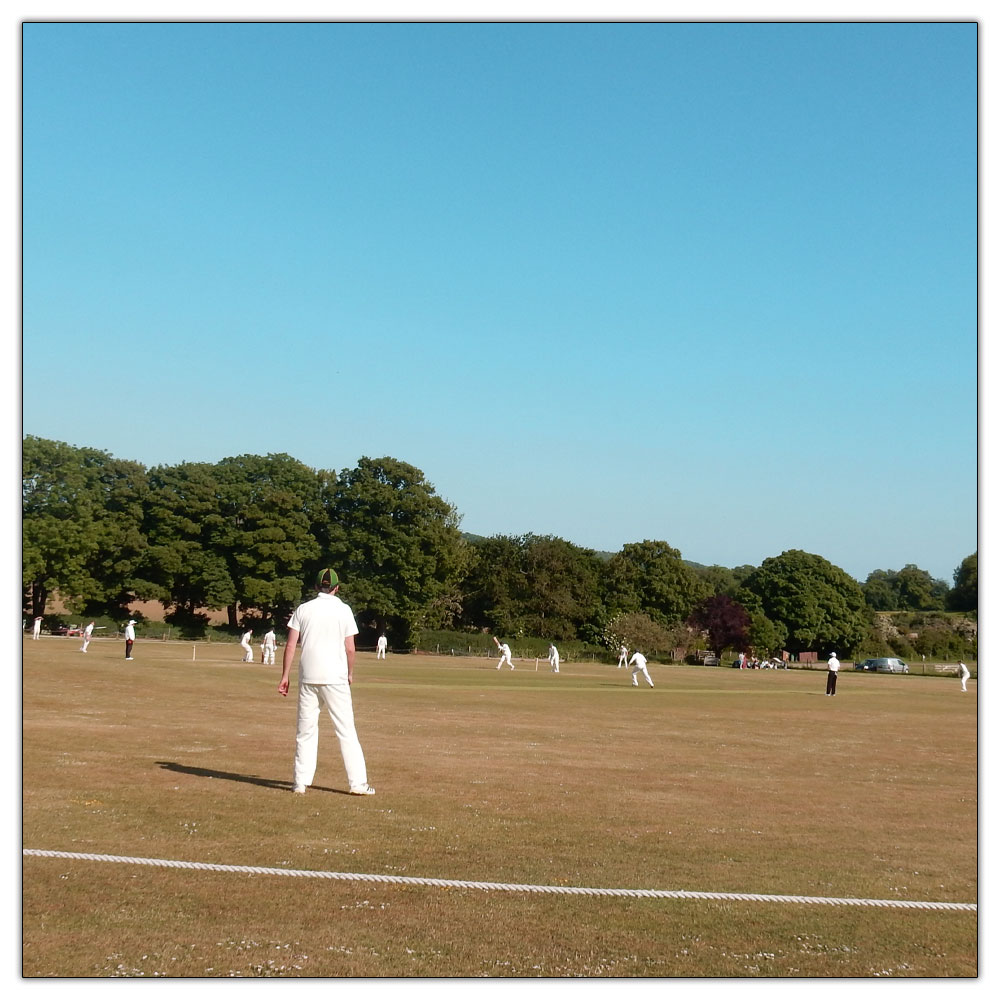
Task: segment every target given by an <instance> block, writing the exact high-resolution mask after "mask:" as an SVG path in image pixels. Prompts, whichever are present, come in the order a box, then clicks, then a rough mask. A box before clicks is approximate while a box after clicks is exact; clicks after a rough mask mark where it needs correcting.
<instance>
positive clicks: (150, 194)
mask: <svg viewBox="0 0 1000 1000" xmlns="http://www.w3.org/2000/svg"><path fill="white" fill-rule="evenodd" d="M976 324H977V26H976V25H975V24H932V23H912V24H905V23H882V24H877V23H861V22H859V23H852V24H836V23H798V24H778V23H771V24H763V23H760V24H750V23H744V24H735V23H667V24H632V25H626V24H495V23H494V24H486V23H481V24H315V23H314V24H274V23H270V24H250V23H244V24H207V23H206V24H197V23H190V24H163V23H135V24H43V23H34V24H27V25H25V27H24V31H23V351H24V370H23V425H22V426H23V431H24V433H27V434H35V435H38V436H41V437H47V438H55V439H57V440H62V441H68V442H70V443H73V444H77V445H87V446H91V447H97V448H101V449H104V450H106V451H109V452H111V453H112V454H115V455H117V456H119V457H122V458H129V459H134V460H137V461H140V462H142V463H144V464H146V465H155V464H159V463H174V462H180V461H185V460H205V461H215V460H218V459H220V458H223V457H225V456H228V455H237V454H243V453H256V454H266V453H268V452H287V453H289V454H291V455H293V456H295V457H296V458H298V459H300V460H301V461H303V462H305V463H307V464H308V465H311V466H313V467H316V468H328V469H338V470H339V469H342V468H345V467H350V466H353V465H354V464H355V463H356V461H357V460H358V458H359V457H360V456H362V455H369V456H381V455H391V456H393V457H395V458H398V459H401V460H403V461H406V462H409V463H411V464H413V465H415V466H417V467H419V468H420V469H422V470H423V472H424V473H425V474H426V475H427V477H428V478H429V479H430V481H431V482H432V483H433V484H434V485H435V487H436V488H437V490H438V492H439V493H440V494H441V495H442V496H444V497H445V498H446V499H448V500H449V501H450V502H452V503H453V504H455V506H456V507H457V508H458V510H459V512H460V513H461V514H462V517H463V521H462V526H463V528H465V529H466V530H468V531H471V532H475V533H477V534H484V535H489V534H495V533H505V534H507V533H510V534H519V533H523V532H534V533H537V534H553V535H558V536H560V537H563V538H566V539H569V540H570V541H573V542H575V543H577V544H580V545H586V546H589V547H593V548H596V549H603V550H609V551H616V550H617V549H619V548H620V547H621V546H622V545H623V544H624V543H626V542H630V541H641V540H642V539H645V538H655V539H664V540H666V541H668V542H669V543H670V544H671V545H673V546H675V547H676V548H678V549H680V550H681V552H682V554H683V556H684V557H685V558H688V559H692V560H695V561H697V562H701V563H709V564H710V563H719V564H721V565H726V566H736V565H742V564H754V565H756V564H759V563H760V562H761V561H762V560H763V559H765V558H767V557H768V556H772V555H777V554H778V553H780V552H782V551H784V550H785V549H789V548H800V549H805V550H807V551H810V552H815V553H818V554H820V555H822V556H824V557H826V558H828V559H830V560H831V561H832V562H834V563H836V564H837V565H839V566H841V567H843V568H844V569H845V570H847V571H848V572H849V573H851V574H853V575H855V576H857V577H859V578H860V579H864V578H865V577H866V576H867V574H868V573H869V572H871V571H872V570H874V569H898V568H901V567H902V566H903V565H904V564H906V563H911V562H912V563H916V564H917V565H919V566H921V567H923V568H925V569H927V570H929V571H930V572H931V573H932V574H933V575H934V576H936V577H940V578H943V579H946V580H948V581H949V582H950V580H951V574H952V571H953V570H954V568H955V567H956V566H957V565H958V564H959V562H960V561H961V560H962V558H964V557H965V556H966V555H968V554H969V553H970V552H972V551H974V550H975V549H976V546H977V523H976V519H977V454H976V448H977V398H976V391H977V383H976V378H977V325H976Z"/></svg>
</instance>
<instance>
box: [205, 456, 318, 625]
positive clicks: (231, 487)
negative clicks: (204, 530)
mask: <svg viewBox="0 0 1000 1000" xmlns="http://www.w3.org/2000/svg"><path fill="white" fill-rule="evenodd" d="M215 475H216V477H217V480H218V496H219V514H220V522H219V526H218V529H217V530H216V531H214V532H213V533H212V535H211V539H210V544H211V550H212V551H213V552H214V553H215V554H217V555H219V556H221V557H222V559H223V560H224V562H225V565H226V570H227V572H228V574H229V578H230V579H231V580H232V583H233V588H234V599H233V601H232V603H231V604H228V605H227V609H228V613H229V624H230V625H231V626H236V625H237V624H239V621H240V618H241V617H245V615H246V612H247V611H253V612H256V613H257V615H259V617H261V618H262V619H265V620H271V621H280V620H281V619H282V618H284V617H286V615H287V614H288V613H290V612H291V609H292V608H293V607H294V605H295V604H296V602H298V601H299V600H300V599H301V597H302V595H303V587H304V585H305V583H306V579H307V577H308V576H309V569H310V568H311V567H314V566H315V565H316V561H317V560H318V559H319V558H320V557H321V555H322V550H321V547H320V544H319V542H318V541H317V536H319V535H321V534H322V532H323V531H325V529H326V520H327V511H326V509H325V507H324V504H323V495H322V489H321V486H322V477H321V475H320V474H319V473H317V472H316V471H315V470H313V469H310V468H309V467H308V466H306V465H303V464H302V463H301V462H299V461H298V460H297V459H294V458H292V457H291V456H290V455H285V454H276V455H266V456H260V455H240V456H237V457H234V458H224V459H222V461H220V462H219V463H218V464H217V466H216V468H215Z"/></svg>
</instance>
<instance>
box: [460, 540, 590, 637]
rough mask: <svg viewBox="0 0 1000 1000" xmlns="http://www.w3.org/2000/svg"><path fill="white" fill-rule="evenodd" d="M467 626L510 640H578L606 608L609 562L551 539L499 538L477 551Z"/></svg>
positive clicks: (477, 547)
mask: <svg viewBox="0 0 1000 1000" xmlns="http://www.w3.org/2000/svg"><path fill="white" fill-rule="evenodd" d="M474 552H475V561H474V564H473V566H472V567H471V569H470V572H469V575H468V576H467V578H466V580H465V582H464V583H463V591H464V592H465V599H464V601H463V605H464V610H463V616H462V621H463V623H464V624H467V625H472V626H475V627H479V628H488V629H489V630H490V631H491V632H494V633H497V634H503V635H505V636H508V637H519V636H522V635H537V636H544V637H547V638H550V639H574V638H577V637H578V636H579V634H580V632H581V630H582V629H583V628H584V626H586V625H589V624H591V623H592V622H593V620H594V618H595V616H597V614H598V611H599V607H600V598H599V594H598V579H599V575H600V573H601V572H602V569H603V566H604V563H603V561H602V560H601V559H600V558H599V557H598V556H597V555H596V553H594V552H593V551H592V550H590V549H584V548H580V547H579V546H577V545H573V544H572V543H571V542H567V541H565V540H564V539H562V538H555V537H553V536H551V535H522V536H516V537H510V536H505V535H494V536H493V537H491V538H486V539H481V540H480V541H479V542H477V543H476V544H475V546H474Z"/></svg>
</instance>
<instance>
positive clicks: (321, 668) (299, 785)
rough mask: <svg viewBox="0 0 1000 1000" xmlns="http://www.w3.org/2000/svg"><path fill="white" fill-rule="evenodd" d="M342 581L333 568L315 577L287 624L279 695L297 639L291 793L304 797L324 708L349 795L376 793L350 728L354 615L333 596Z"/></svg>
mask: <svg viewBox="0 0 1000 1000" xmlns="http://www.w3.org/2000/svg"><path fill="white" fill-rule="evenodd" d="M339 587H340V580H339V579H338V578H337V574H336V573H335V572H334V571H333V570H332V569H322V570H320V571H319V574H318V575H317V577H316V590H317V594H316V596H315V597H314V598H313V599H312V600H311V601H306V602H305V604H300V605H299V606H298V607H297V608H296V609H295V612H294V613H293V614H292V617H291V619H290V620H289V622H288V642H287V644H286V645H285V654H284V656H283V657H282V665H281V680H280V681H279V682H278V693H279V694H280V695H281V696H282V697H285V696H287V694H288V678H289V675H290V673H291V669H292V661H293V660H294V658H295V649H296V647H297V646H298V644H299V641H300V639H301V642H302V656H301V657H300V658H299V698H298V719H297V723H296V732H295V764H294V769H293V781H292V791H293V792H296V793H298V794H300V795H303V794H305V790H306V787H307V786H308V785H311V784H312V780H313V777H314V776H315V774H316V758H317V752H318V750H319V714H320V709H321V708H326V710H327V712H329V714H330V718H331V719H332V720H333V728H334V730H335V731H336V733H337V739H338V741H339V742H340V754H341V757H342V758H343V760H344V768H345V770H346V771H347V781H348V787H349V788H350V792H351V794H352V795H374V794H375V789H374V788H372V786H371V785H369V784H368V771H367V769H366V767H365V755H364V752H363V751H362V749H361V742H360V740H359V739H358V734H357V730H356V729H355V726H354V702H353V700H352V698H351V685H352V684H353V683H354V637H355V636H356V635H357V634H358V626H357V624H356V623H355V621H354V613H353V612H352V611H351V609H350V608H349V607H348V606H347V605H346V604H345V603H344V602H343V601H342V600H341V599H340V598H339V597H337V590H338V589H339Z"/></svg>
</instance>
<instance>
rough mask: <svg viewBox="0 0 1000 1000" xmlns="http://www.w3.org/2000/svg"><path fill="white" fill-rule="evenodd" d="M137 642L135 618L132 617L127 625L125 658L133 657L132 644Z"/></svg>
mask: <svg viewBox="0 0 1000 1000" xmlns="http://www.w3.org/2000/svg"><path fill="white" fill-rule="evenodd" d="M134 643H135V619H134V618H130V619H129V620H128V625H126V626H125V659H126V660H131V659H132V646H133V645H134Z"/></svg>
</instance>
